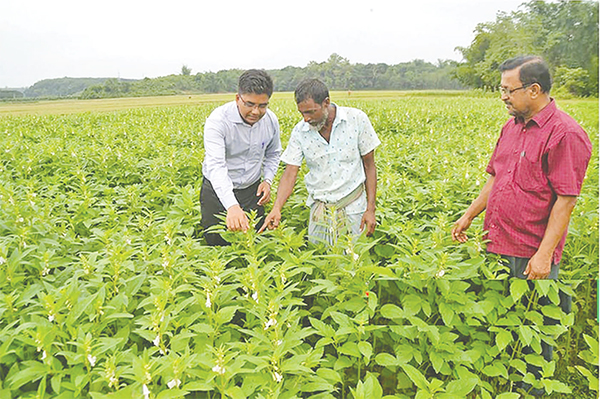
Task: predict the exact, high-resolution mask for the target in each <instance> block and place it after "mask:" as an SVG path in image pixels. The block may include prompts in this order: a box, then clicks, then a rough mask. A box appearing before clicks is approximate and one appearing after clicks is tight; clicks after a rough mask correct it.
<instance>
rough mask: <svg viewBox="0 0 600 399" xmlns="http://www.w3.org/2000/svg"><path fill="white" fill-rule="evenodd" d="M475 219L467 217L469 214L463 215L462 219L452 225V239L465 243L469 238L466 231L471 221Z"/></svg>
mask: <svg viewBox="0 0 600 399" xmlns="http://www.w3.org/2000/svg"><path fill="white" fill-rule="evenodd" d="M472 221H473V220H472V219H470V218H469V217H467V215H463V216H462V217H461V218H460V219H458V220H457V221H456V223H454V226H452V241H458V242H460V243H465V242H467V240H468V237H467V235H466V234H465V231H466V230H467V229H468V228H469V227H470V226H471V222H472Z"/></svg>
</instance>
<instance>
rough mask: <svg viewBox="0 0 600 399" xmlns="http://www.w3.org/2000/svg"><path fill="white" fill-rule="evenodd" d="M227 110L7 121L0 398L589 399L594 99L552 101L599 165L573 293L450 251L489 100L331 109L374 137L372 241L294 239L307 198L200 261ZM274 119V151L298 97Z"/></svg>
mask: <svg viewBox="0 0 600 399" xmlns="http://www.w3.org/2000/svg"><path fill="white" fill-rule="evenodd" d="M232 98H233V94H220V95H214V96H193V95H192V96H174V97H155V98H128V99H113V100H88V101H47V102H39V103H12V104H8V103H3V104H0V133H1V134H0V148H1V149H2V150H3V151H2V152H1V154H2V155H1V156H0V398H5V397H6V398H12V397H15V398H16V397H20V398H37V397H47V398H60V399H70V398H81V397H89V398H93V399H110V398H113V399H114V398H115V397H127V398H129V397H136V398H138V397H144V396H147V397H149V398H178V397H191V398H219V397H222V398H225V397H227V398H235V399H237V398H256V399H259V398H294V397H299V398H300V397H311V398H348V399H350V398H354V399H359V398H365V399H366V398H369V399H371V398H373V399H380V398H385V399H394V398H399V399H408V398H415V397H418V398H439V399H464V398H469V399H476V398H477V399H488V398H494V397H498V398H501V399H513V398H514V399H517V398H519V397H521V395H523V396H522V397H526V394H525V392H523V391H522V390H519V389H518V388H517V386H516V382H517V381H521V380H525V381H529V382H533V383H536V384H538V385H539V386H540V387H544V388H545V389H546V391H547V392H549V393H551V394H550V395H549V396H548V397H550V398H577V399H579V398H596V397H597V392H598V390H597V386H598V383H597V381H598V367H597V366H598V344H597V342H598V322H597V307H596V304H597V276H598V256H599V249H598V246H599V238H598V151H597V148H598V101H597V100H569V101H559V103H558V105H559V106H560V107H561V108H563V109H565V110H566V111H567V112H569V113H570V114H571V115H572V116H573V117H574V118H575V119H576V120H577V121H579V122H580V123H581V124H582V126H583V127H584V128H585V129H586V131H587V132H588V134H589V136H590V138H591V140H592V142H593V144H594V153H593V157H592V161H591V162H590V167H589V169H588V173H587V177H586V180H585V182H584V187H583V192H582V194H581V196H580V199H579V201H578V204H577V206H576V208H575V211H574V213H573V217H572V221H571V224H570V233H569V237H568V239H567V245H566V247H565V255H564V258H563V262H562V263H561V277H562V278H563V279H564V280H567V281H560V282H553V281H546V282H538V283H536V284H532V285H528V284H527V282H525V281H522V280H519V281H510V280H507V273H506V268H505V266H503V265H502V264H501V262H499V260H498V258H497V257H496V256H494V255H491V254H488V253H487V252H486V251H485V243H484V242H483V241H482V239H481V236H482V233H483V232H482V218H481V217H480V218H478V219H477V220H476V221H475V222H474V224H473V226H472V227H471V229H470V237H471V239H470V241H469V242H468V243H466V244H464V245H459V244H456V243H454V242H452V240H451V239H450V235H449V232H450V228H451V226H452V223H453V222H454V221H455V220H456V219H457V218H458V217H459V216H460V215H461V214H462V212H463V211H464V210H465V208H466V207H467V206H468V204H469V203H470V202H471V201H472V200H473V198H475V196H476V195H477V193H478V192H479V190H480V188H481V186H482V184H483V182H484V181H485V179H486V175H485V172H484V170H485V165H486V164H487V161H488V159H489V156H490V154H491V152H492V150H493V148H494V144H495V142H496V140H497V137H498V133H499V130H500V128H501V126H502V124H503V123H504V122H505V121H506V120H507V118H508V115H507V114H506V110H505V108H504V106H503V104H502V103H501V101H500V100H499V99H498V98H493V97H478V96H473V97H469V95H468V93H464V92H460V93H458V92H457V93H455V92H453V93H447V95H444V94H443V93H437V92H416V93H415V92H352V93H348V92H334V93H332V99H333V101H335V102H336V103H338V104H340V105H349V106H354V107H358V108H360V109H362V110H364V111H365V112H366V113H367V114H368V116H369V118H370V119H371V121H372V123H373V126H374V127H375V130H376V131H377V133H378V135H379V137H380V139H381V141H382V145H381V147H379V148H378V149H377V151H376V160H377V165H378V205H377V218H378V227H377V230H376V233H375V236H374V237H373V238H365V237H362V238H360V239H359V240H358V242H353V241H352V240H350V239H344V240H341V241H340V242H339V243H338V244H337V245H335V246H333V247H331V248H325V247H321V246H314V245H311V244H309V243H307V242H306V240H305V235H306V223H307V219H308V210H307V208H306V207H305V206H304V202H305V200H306V191H305V189H304V187H303V184H302V183H301V180H300V181H299V183H298V184H297V186H296V190H295V192H294V194H293V195H292V196H291V197H290V200H289V201H288V203H287V204H286V207H285V208H284V210H283V214H282V216H283V222H284V223H283V225H282V227H281V228H280V229H278V230H276V231H273V232H267V233H265V234H263V235H256V234H255V233H254V232H249V233H248V234H246V235H243V234H233V233H227V238H228V239H229V240H231V241H232V243H233V244H232V245H231V246H230V247H226V248H210V247H207V246H206V245H205V242H204V240H203V238H202V234H201V231H200V229H199V222H200V211H199V203H198V198H199V190H200V183H201V163H202V159H203V154H204V149H203V145H202V131H203V126H204V121H205V120H206V117H207V116H208V115H209V113H210V112H211V111H212V110H213V109H214V108H215V107H216V106H217V105H218V104H221V103H223V102H226V101H229V100H231V99H232ZM269 107H270V108H271V109H272V110H273V111H274V112H275V113H276V114H277V116H278V118H279V121H280V125H281V129H282V141H283V144H284V146H285V144H286V143H287V140H288V138H289V134H290V131H291V129H292V127H293V126H294V125H295V124H296V123H297V122H298V121H299V120H300V114H299V113H298V112H297V110H296V107H295V104H294V102H293V98H292V93H276V94H275V95H274V96H273V99H272V101H271V103H270V106H269ZM280 169H281V168H280ZM280 173H281V170H280V172H279V175H280ZM277 181H278V178H277V179H276V180H275V187H276V183H277ZM561 292H563V293H569V294H571V295H572V296H573V311H572V312H571V313H565V312H564V311H563V310H562V309H561V308H560V307H559V306H558V304H559V300H560V299H559V298H560V295H559V294H560V293H561ZM542 295H543V296H547V297H549V298H550V300H551V302H552V303H551V304H549V305H544V306H542V305H540V304H539V303H538V301H539V298H540V296H542ZM548 320H550V322H549V321H548ZM553 323H556V324H553ZM542 340H543V341H545V342H549V343H552V344H553V345H554V348H555V354H554V359H553V360H552V361H551V362H546V361H545V360H544V359H543V358H542V357H541V356H540V355H539V354H538V353H539V349H540V343H541V341H542ZM526 347H530V348H532V350H533V353H526V350H525V348H526ZM528 365H536V366H539V367H541V368H542V370H543V378H542V379H541V380H540V381H537V382H535V381H532V375H531V374H530V373H529V372H528V371H527V366H528Z"/></svg>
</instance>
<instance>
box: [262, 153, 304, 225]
mask: <svg viewBox="0 0 600 399" xmlns="http://www.w3.org/2000/svg"><path fill="white" fill-rule="evenodd" d="M298 170H300V166H296V165H290V164H288V165H286V167H285V170H284V171H283V175H282V176H281V180H279V187H278V188H277V198H276V199H275V204H274V205H273V209H272V210H271V212H269V214H268V215H267V217H266V218H265V223H264V224H263V225H262V227H261V228H260V230H259V231H258V232H259V233H262V232H263V231H264V230H265V229H266V228H267V227H268V228H269V230H273V229H276V228H277V227H278V226H279V221H280V220H281V209H282V208H283V205H285V203H286V202H287V200H288V198H289V197H290V195H292V192H293V191H294V185H295V184H296V178H297V177H298Z"/></svg>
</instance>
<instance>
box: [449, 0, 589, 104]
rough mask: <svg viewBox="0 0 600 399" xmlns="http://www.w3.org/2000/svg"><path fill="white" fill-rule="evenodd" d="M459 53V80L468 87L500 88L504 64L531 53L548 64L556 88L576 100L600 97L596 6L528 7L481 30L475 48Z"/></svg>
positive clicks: (562, 3)
mask: <svg viewBox="0 0 600 399" xmlns="http://www.w3.org/2000/svg"><path fill="white" fill-rule="evenodd" d="M457 49H458V50H459V51H460V52H461V53H462V55H463V58H464V59H465V62H463V63H461V64H460V65H459V66H458V67H457V69H456V71H455V76H456V77H457V78H458V79H459V80H460V81H461V82H462V83H463V84H465V85H467V86H469V87H477V88H483V87H488V88H494V87H496V86H497V85H498V82H499V81H500V73H499V71H498V66H499V65H500V64H501V63H502V62H503V61H505V60H507V59H509V58H512V57H515V56H517V55H524V54H533V55H541V56H543V57H544V58H545V59H546V60H547V61H548V63H549V65H550V67H551V70H552V72H554V73H555V76H556V83H557V89H560V88H564V89H563V91H565V92H568V93H571V94H572V95H576V96H596V95H597V92H598V2H596V1H567V0H561V1H558V2H544V1H531V2H528V3H524V4H523V5H521V10H519V11H514V12H511V13H498V15H497V17H496V21H494V22H486V23H481V24H479V25H477V28H476V29H475V38H474V39H473V41H472V42H471V45H470V46H468V47H458V48H457ZM561 68H562V69H561Z"/></svg>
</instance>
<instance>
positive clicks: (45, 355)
mask: <svg viewBox="0 0 600 399" xmlns="http://www.w3.org/2000/svg"><path fill="white" fill-rule="evenodd" d="M47 356H48V354H47V353H46V351H43V352H42V360H44V359H45V358H46V357H47Z"/></svg>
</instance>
